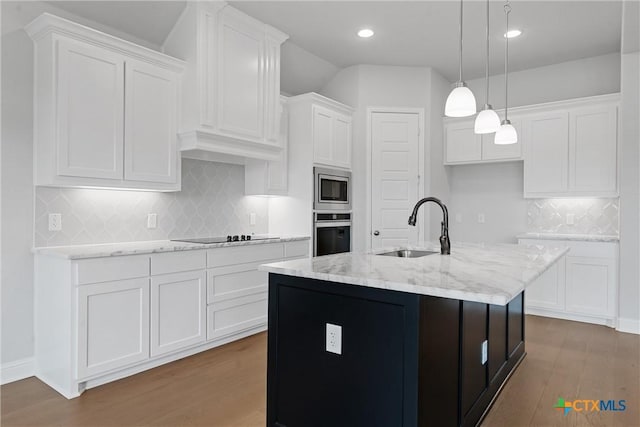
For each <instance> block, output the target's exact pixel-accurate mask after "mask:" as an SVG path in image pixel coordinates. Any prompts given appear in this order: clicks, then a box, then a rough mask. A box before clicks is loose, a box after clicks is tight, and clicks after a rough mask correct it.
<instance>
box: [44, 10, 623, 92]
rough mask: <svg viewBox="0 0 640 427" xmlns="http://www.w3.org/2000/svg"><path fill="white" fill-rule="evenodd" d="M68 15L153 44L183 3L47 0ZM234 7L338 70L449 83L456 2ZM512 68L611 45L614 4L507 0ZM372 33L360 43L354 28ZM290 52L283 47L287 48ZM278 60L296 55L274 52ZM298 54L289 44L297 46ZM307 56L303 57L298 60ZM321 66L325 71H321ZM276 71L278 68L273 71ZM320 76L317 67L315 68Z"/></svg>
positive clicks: (473, 17)
mask: <svg viewBox="0 0 640 427" xmlns="http://www.w3.org/2000/svg"><path fill="white" fill-rule="evenodd" d="M49 3H51V4H54V5H55V6H57V7H59V8H62V9H64V10H66V11H68V12H70V13H74V14H76V15H80V16H82V17H84V18H87V19H90V20H93V21H96V22H99V23H101V24H104V25H108V26H111V27H113V28H115V29H117V30H120V31H123V32H125V33H128V34H131V35H132V36H135V37H138V38H140V39H143V40H147V41H149V42H151V43H153V44H156V45H158V46H160V45H162V43H163V42H164V40H165V38H166V36H167V35H168V34H169V32H170V31H171V28H172V27H173V25H174V24H175V22H176V20H177V19H178V17H179V16H180V13H181V12H182V10H183V9H184V7H185V4H186V2H185V1H52V2H49ZM230 3H231V4H232V5H233V6H234V7H236V8H238V9H240V10H242V11H244V12H246V13H248V14H249V15H251V16H254V17H255V18H257V19H260V20H262V21H264V22H266V23H269V24H271V25H273V26H275V27H277V28H279V29H281V30H282V31H284V32H286V33H288V34H289V35H290V41H288V42H286V43H293V44H295V45H297V46H299V47H301V48H302V49H304V50H306V51H308V52H310V53H312V54H314V55H316V56H318V57H320V58H322V59H324V60H326V61H328V62H329V63H331V64H333V65H335V66H336V67H338V68H342V67H347V66H350V65H355V64H379V65H403V66H431V67H434V68H435V69H436V70H437V71H439V72H440V73H441V74H442V75H444V76H445V77H446V78H447V79H448V80H450V81H455V80H457V67H458V54H457V49H458V7H459V3H458V2H457V1H232V2H230ZM511 4H512V13H511V15H510V20H511V22H512V25H510V27H517V28H519V29H521V30H523V35H522V36H520V37H518V38H516V39H511V41H510V44H509V46H510V57H509V64H510V68H511V70H513V71H516V70H522V69H527V68H534V67H540V66H544V65H549V64H554V63H559V62H564V61H569V60H574V59H580V58H585V57H591V56H597V55H603V54H607V53H612V52H619V51H620V33H621V14H622V2H621V1H617V0H609V1H590V0H585V1H575V0H569V1H537V0H536V1H526V0H513V1H512V2H511ZM464 5H465V6H464V11H465V20H464V35H465V38H464V72H465V79H471V78H475V77H480V76H482V75H483V74H484V52H485V50H484V34H485V33H484V31H485V18H484V16H485V15H484V8H485V2H484V1H477V0H475V1H473V0H471V1H467V2H465V4H464ZM490 11H491V15H490V16H491V25H492V29H491V49H492V54H491V73H492V74H497V73H500V72H501V71H502V70H503V67H504V61H503V49H504V38H503V37H502V34H503V33H504V27H505V23H504V13H503V8H502V3H501V2H494V1H492V2H491V4H490ZM365 26H366V27H371V28H373V29H374V30H375V32H376V34H375V35H374V36H373V37H372V38H370V39H360V38H358V37H356V35H355V32H356V31H357V30H358V29H360V28H362V27H365ZM289 50H290V51H292V50H291V49H289ZM285 52H286V50H284V49H283V63H284V62H286V61H288V62H289V63H296V61H297V62H301V61H304V60H305V59H304V56H301V57H300V58H299V59H297V60H296V58H293V57H292V58H288V59H287V58H284V56H285ZM298 52H299V50H298ZM307 59H308V56H307ZM325 68H326V70H330V68H331V67H325ZM283 73H284V70H283ZM325 74H326V73H325Z"/></svg>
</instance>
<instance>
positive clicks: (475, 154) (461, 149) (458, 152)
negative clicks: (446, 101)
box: [444, 119, 482, 164]
mask: <svg viewBox="0 0 640 427" xmlns="http://www.w3.org/2000/svg"><path fill="white" fill-rule="evenodd" d="M444 155H445V160H444V163H445V164H453V163H478V162H480V161H481V160H482V136H481V135H476V134H475V133H474V132H473V121H472V120H468V119H467V120H464V121H456V122H451V123H447V124H446V126H445V150H444Z"/></svg>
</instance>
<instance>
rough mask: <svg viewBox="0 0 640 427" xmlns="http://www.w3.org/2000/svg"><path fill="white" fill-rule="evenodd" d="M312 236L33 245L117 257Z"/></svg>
mask: <svg viewBox="0 0 640 427" xmlns="http://www.w3.org/2000/svg"><path fill="white" fill-rule="evenodd" d="M309 239H310V237H309V236H279V237H273V238H267V239H262V240H248V241H239V242H222V243H210V244H202V243H188V242H176V241H171V240H147V241H140V242H120V243H100V244H87V245H70V246H41V247H34V248H32V250H31V251H32V252H33V253H34V254H36V255H47V256H53V257H58V258H64V259H70V260H74V259H87V258H104V257H114V256H129V255H144V254H155V253H163V252H180V251H192V250H203V249H213V248H226V247H238V246H250V245H264V244H268V243H281V242H294V241H302V240H309Z"/></svg>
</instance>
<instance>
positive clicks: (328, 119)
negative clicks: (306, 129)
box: [313, 105, 333, 165]
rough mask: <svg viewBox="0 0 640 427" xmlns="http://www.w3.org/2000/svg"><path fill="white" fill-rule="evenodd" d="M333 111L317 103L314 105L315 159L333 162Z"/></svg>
mask: <svg viewBox="0 0 640 427" xmlns="http://www.w3.org/2000/svg"><path fill="white" fill-rule="evenodd" d="M332 144H333V112H332V111H331V110H329V109H327V108H322V107H319V106H317V105H314V106H313V161H314V162H315V163H323V164H326V165H330V164H332V161H333V156H332V153H331V150H332Z"/></svg>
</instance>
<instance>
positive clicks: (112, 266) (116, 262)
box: [74, 255, 149, 285]
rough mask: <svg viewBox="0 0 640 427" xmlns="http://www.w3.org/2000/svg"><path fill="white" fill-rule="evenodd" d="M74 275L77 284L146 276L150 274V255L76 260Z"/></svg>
mask: <svg viewBox="0 0 640 427" xmlns="http://www.w3.org/2000/svg"><path fill="white" fill-rule="evenodd" d="M74 275H75V277H74V281H75V284H77V285H86V284H88V283H100V282H111V281H114V280H122V279H133V278H136V277H146V276H148V275H149V256H148V255H133V256H118V257H108V258H106V257H105V258H92V259H85V260H81V261H76V262H75V263H74Z"/></svg>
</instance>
